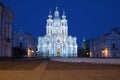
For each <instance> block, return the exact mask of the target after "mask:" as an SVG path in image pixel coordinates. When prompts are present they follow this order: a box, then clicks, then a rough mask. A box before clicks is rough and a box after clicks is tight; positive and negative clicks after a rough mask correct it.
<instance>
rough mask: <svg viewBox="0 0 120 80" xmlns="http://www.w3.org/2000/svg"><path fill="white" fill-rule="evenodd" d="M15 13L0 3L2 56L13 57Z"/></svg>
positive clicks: (0, 44)
mask: <svg viewBox="0 0 120 80" xmlns="http://www.w3.org/2000/svg"><path fill="white" fill-rule="evenodd" d="M12 23H13V13H12V11H11V10H10V8H8V7H5V6H4V5H3V4H2V3H0V56H1V57H11V52H12Z"/></svg>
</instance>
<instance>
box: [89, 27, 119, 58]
mask: <svg viewBox="0 0 120 80" xmlns="http://www.w3.org/2000/svg"><path fill="white" fill-rule="evenodd" d="M90 57H120V28H114V29H112V30H111V31H110V32H109V33H107V34H105V35H103V36H101V37H99V38H97V39H94V40H91V41H90Z"/></svg>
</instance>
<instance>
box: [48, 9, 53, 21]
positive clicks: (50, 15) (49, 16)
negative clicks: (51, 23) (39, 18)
mask: <svg viewBox="0 0 120 80" xmlns="http://www.w3.org/2000/svg"><path fill="white" fill-rule="evenodd" d="M48 18H49V19H51V18H52V14H51V10H50V11H49V15H48Z"/></svg>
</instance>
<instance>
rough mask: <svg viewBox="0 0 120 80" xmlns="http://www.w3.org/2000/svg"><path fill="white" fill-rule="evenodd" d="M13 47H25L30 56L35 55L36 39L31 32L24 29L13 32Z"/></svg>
mask: <svg viewBox="0 0 120 80" xmlns="http://www.w3.org/2000/svg"><path fill="white" fill-rule="evenodd" d="M13 47H21V48H22V49H25V50H26V51H27V56H28V57H34V56H35V51H36V41H35V39H33V37H32V35H31V34H29V33H25V32H23V31H18V32H13Z"/></svg>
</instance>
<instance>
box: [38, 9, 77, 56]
mask: <svg viewBox="0 0 120 80" xmlns="http://www.w3.org/2000/svg"><path fill="white" fill-rule="evenodd" d="M76 41H77V38H76V37H72V36H68V24H67V19H66V15H65V12H63V14H62V18H60V15H59V11H58V8H57V7H56V10H55V11H54V16H52V14H51V11H50V12H49V15H48V19H47V24H46V35H45V36H43V37H41V36H40V37H38V46H37V48H38V55H39V54H42V56H43V57H77V42H76Z"/></svg>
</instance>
